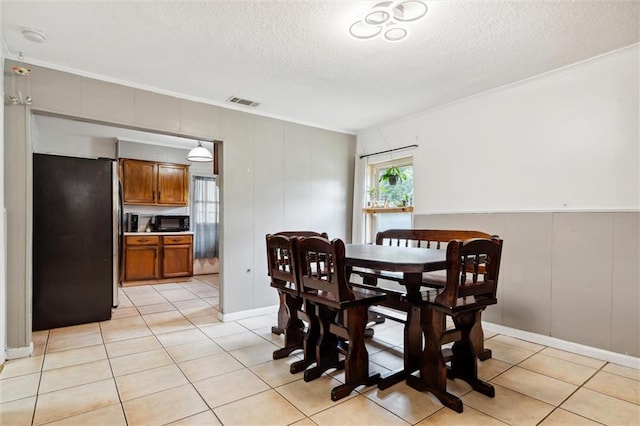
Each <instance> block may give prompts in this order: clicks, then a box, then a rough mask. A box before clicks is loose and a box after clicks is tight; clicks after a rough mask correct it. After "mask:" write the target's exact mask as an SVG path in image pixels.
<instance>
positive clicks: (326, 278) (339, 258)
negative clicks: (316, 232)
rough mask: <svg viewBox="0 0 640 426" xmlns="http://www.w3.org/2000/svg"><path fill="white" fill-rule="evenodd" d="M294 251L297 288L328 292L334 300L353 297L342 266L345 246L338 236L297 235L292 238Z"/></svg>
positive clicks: (306, 290) (344, 299)
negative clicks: (327, 237)
mask: <svg viewBox="0 0 640 426" xmlns="http://www.w3.org/2000/svg"><path fill="white" fill-rule="evenodd" d="M293 245H294V251H295V252H297V253H298V254H297V257H296V261H297V265H298V270H299V279H300V291H301V292H317V291H323V292H327V293H330V294H331V296H332V297H333V298H334V299H335V301H337V302H344V301H348V300H353V299H354V298H355V296H354V294H353V292H352V291H351V289H350V288H349V285H348V283H347V277H346V270H345V262H344V256H345V247H344V242H342V240H340V239H337V238H336V239H334V240H333V241H329V240H328V239H326V238H322V237H301V238H296V239H295V240H294V241H293Z"/></svg>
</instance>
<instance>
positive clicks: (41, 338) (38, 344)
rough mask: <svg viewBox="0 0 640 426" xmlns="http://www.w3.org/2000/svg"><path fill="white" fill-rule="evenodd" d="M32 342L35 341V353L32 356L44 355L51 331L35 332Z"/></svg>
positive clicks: (32, 335)
mask: <svg viewBox="0 0 640 426" xmlns="http://www.w3.org/2000/svg"><path fill="white" fill-rule="evenodd" d="M31 340H32V341H33V353H32V354H31V356H32V357H34V356H40V355H44V351H45V348H46V346H47V341H48V340H49V330H41V331H34V332H33V333H32V334H31Z"/></svg>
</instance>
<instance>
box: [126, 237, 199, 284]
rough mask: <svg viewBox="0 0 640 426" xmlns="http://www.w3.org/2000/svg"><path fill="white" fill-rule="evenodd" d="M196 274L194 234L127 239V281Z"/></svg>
mask: <svg viewBox="0 0 640 426" xmlns="http://www.w3.org/2000/svg"><path fill="white" fill-rule="evenodd" d="M191 275H193V236H192V235H163V236H159V235H148V236H147V235H145V236H125V244H124V281H126V282H128V281H140V280H155V279H160V278H174V277H190V276H191Z"/></svg>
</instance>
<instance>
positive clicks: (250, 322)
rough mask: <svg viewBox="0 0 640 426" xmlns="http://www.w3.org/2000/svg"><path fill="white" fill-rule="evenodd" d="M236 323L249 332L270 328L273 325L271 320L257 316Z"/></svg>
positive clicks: (267, 317) (263, 316)
mask: <svg viewBox="0 0 640 426" xmlns="http://www.w3.org/2000/svg"><path fill="white" fill-rule="evenodd" d="M236 322H237V323H238V324H240V325H241V326H243V327H244V328H246V329H249V330H255V329H258V328H265V327H271V326H272V325H273V319H272V318H271V317H269V316H267V315H258V316H256V317H250V318H245V319H241V320H238V321H236Z"/></svg>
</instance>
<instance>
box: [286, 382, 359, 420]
mask: <svg viewBox="0 0 640 426" xmlns="http://www.w3.org/2000/svg"><path fill="white" fill-rule="evenodd" d="M338 385H340V382H339V381H338V380H336V379H334V378H333V377H331V376H326V375H325V376H321V377H319V378H317V379H315V380H312V381H310V382H305V381H304V380H296V381H295V382H291V383H288V384H286V385H283V386H280V387H278V388H276V391H277V392H278V393H279V394H280V395H282V396H284V397H285V398H286V399H287V401H289V402H291V403H292V404H293V405H294V406H295V407H296V408H297V409H298V410H300V411H302V412H303V413H304V414H305V415H306V416H311V415H313V414H316V413H319V412H320V411H323V410H326V409H327V408H330V407H333V406H334V405H337V404H340V403H344V402H345V401H346V400H348V399H349V398H353V397H355V396H356V395H358V394H357V393H356V392H353V393H351V395H349V396H346V397H344V398H343V399H341V400H340V401H332V400H331V389H333V388H334V387H336V386H338Z"/></svg>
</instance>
